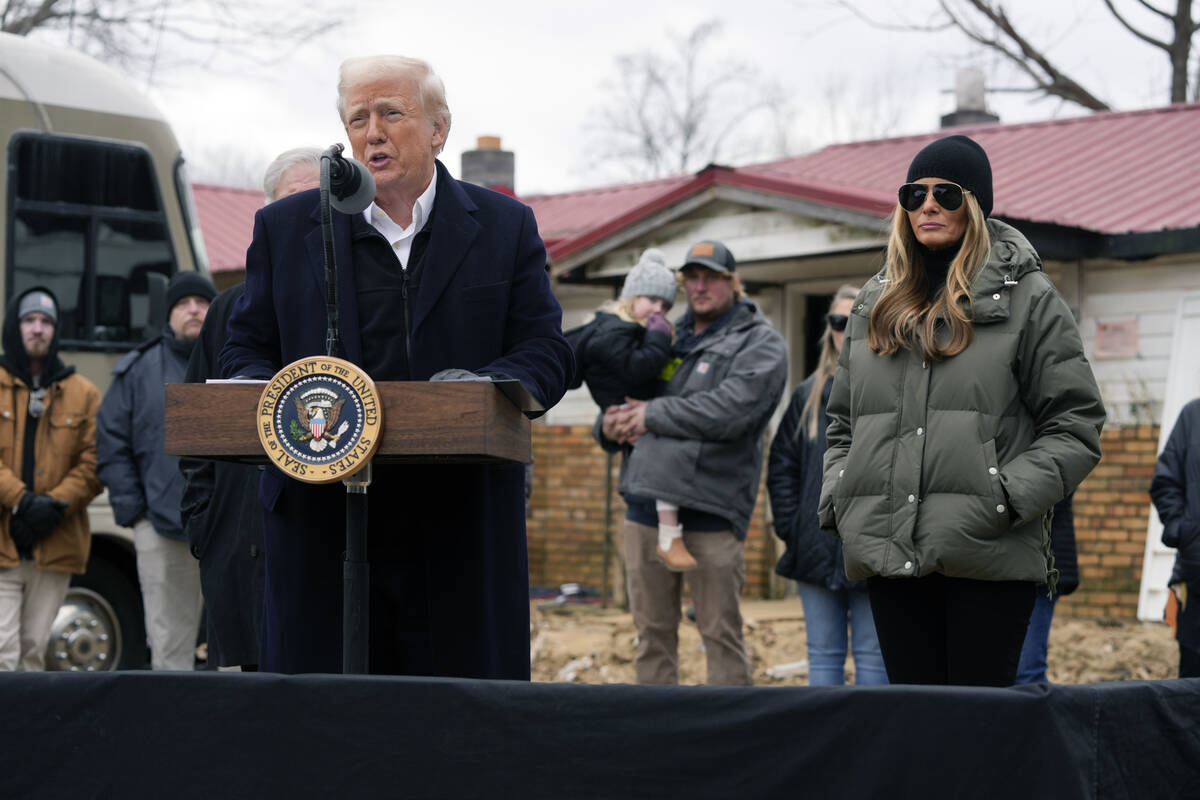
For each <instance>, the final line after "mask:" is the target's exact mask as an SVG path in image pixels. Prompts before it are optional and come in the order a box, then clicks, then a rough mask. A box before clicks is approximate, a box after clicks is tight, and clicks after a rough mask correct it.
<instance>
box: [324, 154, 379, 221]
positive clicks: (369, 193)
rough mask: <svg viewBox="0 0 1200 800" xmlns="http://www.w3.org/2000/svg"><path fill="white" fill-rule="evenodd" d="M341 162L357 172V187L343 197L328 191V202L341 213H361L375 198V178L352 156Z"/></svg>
mask: <svg viewBox="0 0 1200 800" xmlns="http://www.w3.org/2000/svg"><path fill="white" fill-rule="evenodd" d="M342 163H343V164H345V165H347V166H348V167H349V168H350V169H353V170H354V171H355V172H357V173H358V177H359V181H358V189H356V190H355V191H354V193H353V194H349V195H346V196H345V197H338V196H337V194H336V192H330V193H329V204H330V205H331V206H333V207H334V208H335V209H337V210H338V211H340V212H342V213H343V214H361V213H362V212H363V211H364V210H366V208H367V206H369V205H371V202H372V201H374V199H375V179H374V178H373V177H371V172H370V170H368V169H367V168H366V166H365V165H364V164H362V163H361V162H358V161H355V160H354V159H353V158H343V159H342Z"/></svg>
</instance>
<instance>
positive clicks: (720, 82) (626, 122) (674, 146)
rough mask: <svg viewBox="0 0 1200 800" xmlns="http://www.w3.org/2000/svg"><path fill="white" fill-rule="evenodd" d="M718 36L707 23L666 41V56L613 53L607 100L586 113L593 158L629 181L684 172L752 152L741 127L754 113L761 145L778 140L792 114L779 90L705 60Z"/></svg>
mask: <svg viewBox="0 0 1200 800" xmlns="http://www.w3.org/2000/svg"><path fill="white" fill-rule="evenodd" d="M719 33H720V24H719V23H718V22H716V21H709V22H705V23H703V24H701V25H699V26H697V27H696V28H695V30H693V31H692V32H691V33H690V34H688V35H687V36H684V37H672V53H671V56H670V57H669V58H664V57H662V56H660V55H658V54H657V53H652V52H647V51H643V52H638V53H632V54H626V55H622V56H618V58H617V62H616V68H617V80H616V82H615V83H612V84H609V85H608V86H607V94H608V96H609V99H608V101H607V102H606V103H605V104H604V105H603V106H601V107H598V108H595V109H593V111H592V118H591V121H590V124H589V127H590V128H591V130H592V133H593V135H594V136H593V138H595V139H596V140H597V142H598V144H597V147H596V148H595V149H594V150H593V154H594V155H595V156H598V157H599V159H600V160H601V161H602V162H604V163H605V164H607V165H612V164H614V163H615V164H619V165H621V166H623V167H624V168H625V170H626V171H627V172H628V173H629V174H630V176H633V177H639V178H644V177H658V176H662V175H667V174H674V173H685V172H690V171H694V170H696V169H699V168H701V167H703V166H705V165H706V164H709V163H714V162H718V161H720V160H721V159H722V158H725V157H728V156H729V154H731V153H733V152H735V151H742V152H744V151H746V150H747V149H754V148H753V147H749V148H748V146H747V142H746V137H747V135H748V134H747V133H746V130H745V129H746V128H747V127H748V123H749V122H750V121H751V119H750V118H751V117H752V116H755V115H761V116H762V117H764V119H768V118H769V120H768V121H767V122H766V124H767V126H768V127H769V128H771V129H772V130H770V131H769V132H768V133H767V134H765V137H764V138H765V139H767V140H768V143H767V144H766V145H765V146H766V147H768V148H771V147H773V148H779V147H780V146H781V142H784V143H785V142H786V135H785V133H786V132H785V131H782V127H785V126H786V124H787V121H788V120H789V119H790V116H791V115H790V113H789V112H788V110H787V109H786V107H785V105H786V104H785V102H784V101H783V92H782V91H781V90H780V89H779V87H778V86H775V85H773V84H771V83H770V82H767V81H763V80H761V79H760V78H759V77H758V73H757V70H756V69H755V68H754V67H752V66H751V65H749V64H746V63H744V62H740V61H729V60H726V61H716V60H713V59H711V58H710V56H709V46H710V45H711V44H712V43H713V40H714V39H715V38H716V37H717V36H718V35H719ZM781 137H782V138H781ZM782 146H786V144H783V145H782Z"/></svg>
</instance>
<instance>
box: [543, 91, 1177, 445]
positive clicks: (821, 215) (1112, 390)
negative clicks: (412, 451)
mask: <svg viewBox="0 0 1200 800" xmlns="http://www.w3.org/2000/svg"><path fill="white" fill-rule="evenodd" d="M1198 130H1200V104H1197V103H1190V104H1179V105H1174V106H1168V107H1165V108H1155V109H1148V110H1144V111H1131V112H1119V113H1102V114H1092V115H1089V116H1084V117H1074V118H1069V119H1059V120H1051V121H1045V122H1034V123H1021V124H1012V125H1001V124H986V125H976V126H966V127H958V128H955V129H954V132H956V133H963V134H966V135H968V136H971V137H972V138H974V139H975V140H977V141H978V142H979V143H980V144H981V145H982V146H983V147H984V149H985V150H986V151H987V152H988V155H989V158H990V159H991V163H992V171H993V176H994V187H995V189H994V196H995V208H994V210H993V216H995V217H997V218H1000V219H1003V220H1005V221H1007V222H1010V223H1012V224H1013V225H1015V226H1016V227H1017V228H1019V229H1020V230H1021V231H1022V232H1023V233H1025V235H1026V236H1027V237H1028V238H1029V239H1030V241H1031V242H1032V243H1033V245H1034V246H1035V247H1036V248H1037V250H1038V252H1039V253H1040V254H1041V255H1042V258H1043V260H1044V261H1045V268H1046V271H1047V273H1048V274H1049V275H1050V277H1051V278H1052V279H1054V281H1055V283H1056V284H1057V285H1058V287H1059V291H1060V292H1061V293H1062V294H1063V295H1064V297H1065V298H1066V299H1067V301H1068V303H1069V304H1070V305H1071V307H1072V308H1073V309H1074V310H1075V311H1076V313H1077V315H1078V317H1079V319H1080V322H1081V326H1082V327H1083V330H1084V334H1085V337H1086V338H1087V340H1088V344H1089V347H1094V346H1095V345H1097V344H1098V345H1099V348H1098V349H1096V350H1095V352H1093V353H1092V355H1093V359H1094V361H1095V362H1096V372H1097V376H1098V377H1099V379H1100V381H1101V384H1102V387H1103V389H1104V391H1105V398H1106V401H1107V403H1108V405H1109V411H1110V414H1111V416H1112V419H1113V420H1115V421H1119V422H1138V421H1141V422H1157V421H1158V416H1157V415H1158V412H1159V410H1160V409H1159V404H1160V403H1161V400H1162V398H1163V395H1164V392H1165V382H1166V377H1167V363H1166V362H1167V358H1168V355H1169V350H1170V340H1171V334H1172V331H1173V326H1172V325H1171V324H1170V322H1169V321H1168V319H1169V318H1170V317H1172V316H1173V315H1174V314H1175V313H1176V311H1177V308H1176V306H1177V304H1178V303H1177V301H1178V297H1177V295H1178V293H1180V292H1182V291H1187V290H1200V269H1198V267H1200V178H1197V177H1196V170H1197V169H1198V168H1200V136H1197V135H1196V133H1195V132H1196V131H1198ZM945 134H946V131H933V132H930V133H926V134H920V135H915V136H904V137H898V138H894V139H880V140H874V141H866V142H855V143H851V144H844V145H833V146H829V147H825V148H823V149H821V150H817V151H815V152H813V153H809V154H807V155H803V156H799V157H796V158H787V159H782V160H779V161H772V162H767V163H762V164H754V165H750V166H746V167H739V168H728V167H721V166H716V165H713V166H709V167H707V168H705V169H703V170H701V171H700V172H699V173H697V174H695V175H690V176H681V177H676V178H667V179H663V180H656V181H646V182H642V183H630V184H624V185H619V186H609V187H603V188H598V189H593V190H587V191H579V192H567V193H563V194H555V195H542V196H534V197H525V198H523V199H524V200H525V202H527V203H529V205H530V206H532V207H533V209H534V212H535V215H536V216H537V219H538V224H539V228H540V229H541V231H542V235H543V237H544V238H545V240H546V243H547V250H548V253H549V257H550V262H551V270H552V274H553V275H554V277H555V280H556V288H557V289H558V290H559V291H560V296H561V298H562V299H563V301H564V305H565V306H567V307H568V311H569V312H570V313H569V314H568V317H567V319H566V320H565V322H564V324H565V325H570V324H573V323H574V322H575V319H576V317H577V312H578V313H579V314H582V313H583V311H582V309H586V308H588V307H594V306H595V305H598V304H599V302H601V301H602V300H603V299H606V298H608V297H611V293H612V292H613V291H614V287H618V286H619V285H620V282H621V280H622V278H623V276H624V274H625V272H626V271H627V270H628V269H629V267H630V266H632V265H633V264H634V263H636V261H637V257H638V254H639V253H640V252H641V251H642V250H643V249H645V248H646V247H651V246H653V247H658V248H661V249H663V250H664V251H665V252H666V253H667V256H668V260H669V261H670V260H671V259H674V260H675V262H676V263H680V262H682V259H683V253H684V252H685V251H686V249H687V247H688V246H689V245H690V244H691V243H692V242H694V241H696V240H698V239H702V238H716V239H720V240H722V241H724V242H725V243H726V244H727V245H728V246H729V247H730V249H731V250H732V251H733V253H734V255H735V256H736V257H737V259H738V264H739V271H740V272H741V273H742V279H743V281H744V282H746V283H747V285H748V287H749V288H750V290H751V292H750V293H751V296H752V297H753V298H754V299H755V301H756V302H759V303H760V304H761V305H763V306H764V310H766V311H767V313H768V314H769V315H770V316H771V317H772V319H773V321H775V323H776V324H777V325H779V326H780V328H781V329H782V330H784V331H785V332H786V333H787V335H788V338H789V342H790V343H791V345H792V358H793V361H792V367H793V378H796V379H798V378H800V377H802V376H803V375H804V374H805V373H807V372H808V371H809V369H810V368H811V366H812V358H813V356H812V354H811V353H810V352H809V350H810V348H809V343H810V342H811V341H814V340H815V338H816V334H817V333H818V332H819V327H818V325H819V317H820V315H821V313H822V312H821V307H822V305H823V304H824V303H825V298H827V296H828V295H829V294H830V293H831V292H832V291H833V290H834V289H836V287H837V286H838V285H839V284H841V283H843V282H846V281H849V282H851V283H855V282H863V281H865V280H866V279H867V278H868V277H869V276H870V275H872V274H874V272H875V271H876V270H877V269H878V268H879V267H880V266H881V260H880V259H881V254H882V250H883V247H884V244H885V242H886V224H887V219H888V216H889V215H890V214H891V212H892V210H893V209H894V208H895V205H896V201H895V189H896V187H897V186H898V185H899V184H900V183H902V182H903V179H904V175H905V172H906V171H907V167H908V163H909V161H910V160H911V159H912V157H913V155H914V154H915V153H916V152H917V151H918V150H920V149H921V147H923V146H924V145H925V144H927V143H929V142H930V141H932V140H933V139H936V138H938V137H940V136H943V135H945ZM1113 323H1120V325H1116V326H1114V325H1113ZM1097 337H1099V341H1098V342H1097V341H1096V340H1097ZM1134 339H1136V342H1134V341H1133V340H1134Z"/></svg>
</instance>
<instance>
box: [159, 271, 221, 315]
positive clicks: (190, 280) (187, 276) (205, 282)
mask: <svg viewBox="0 0 1200 800" xmlns="http://www.w3.org/2000/svg"><path fill="white" fill-rule="evenodd" d="M192 295H196V296H198V297H203V298H204V299H205V300H207V301H209V302H210V303H211V302H212V299H213V298H214V297H216V296H217V287H215V286H213V282H212V281H211V280H209V278H208V276H207V275H203V274H201V273H199V272H192V271H191V270H186V271H183V272H176V273H175V274H174V275H172V276H171V282H170V283H168V284H167V311H168V312H169V311H170V310H171V309H172V308H174V307H175V304H176V303H178V302H179V301H180V300H182V299H183V298H185V297H191V296H192Z"/></svg>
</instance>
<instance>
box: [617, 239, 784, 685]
mask: <svg viewBox="0 0 1200 800" xmlns="http://www.w3.org/2000/svg"><path fill="white" fill-rule="evenodd" d="M680 274H681V275H682V278H683V289H684V292H685V293H686V294H687V301H688V308H687V311H685V312H684V314H683V316H682V317H680V318H679V319H678V320H677V321H676V323H675V330H676V331H677V334H678V336H677V338H676V340H675V342H674V344H673V346H672V355H673V356H674V359H673V362H672V364H671V367H670V370H671V371H670V378H669V380H668V382H667V386H666V389H665V390H664V391H663V393H662V395H661V396H659V397H656V398H654V399H652V400H649V401H643V400H628V401H627V402H626V403H624V404H623V405H613V406H609V408H608V409H606V410H605V412H604V416H603V417H602V422H601V429H600V435H599V437H598V438H599V440H600V444H601V445H602V446H603V447H605V448H606V449H609V450H616V449H618V445H620V444H628V443H633V442H637V446H636V447H634V448H633V449H632V451H630V450H629V449H628V448H625V449H624V450H623V452H624V453H625V454H626V459H625V462H624V464H623V465H622V470H621V484H620V490H621V494H622V496H623V497H624V498H625V509H626V512H625V521H624V523H623V525H622V528H621V538H622V546H623V547H624V552H625V568H626V577H627V581H628V586H629V601H630V607H631V608H632V609H633V622H634V625H635V626H636V627H637V632H638V640H637V650H636V652H635V657H634V663H635V667H636V671H637V679H638V682H639V683H676V682H678V680H679V657H678V652H677V651H678V642H677V632H676V629H677V628H678V626H679V621H680V614H679V607H680V601H681V591H682V588H683V581H682V579H681V577H680V574H679V573H678V572H671V571H670V570H669V569H668V568H667V566H666V565H664V564H662V563H661V562H660V561H659V560H658V559H657V558H656V557H655V550H656V549H657V548H658V525H657V516H656V512H655V500H656V499H660V500H665V501H667V502H670V503H674V504H676V505H678V506H679V524H680V525H682V526H683V540H684V545H685V546H686V548H687V550H688V552H690V553H691V555H692V557H693V558H695V560H696V562H697V564H698V567H697V568H696V569H694V570H693V571H691V572H689V573H688V578H687V581H688V586H689V587H690V589H691V592H692V599H693V601H694V603H695V607H696V626H697V627H698V628H699V630H700V637H701V639H702V640H703V642H704V652H705V656H706V658H707V661H708V682H709V683H711V684H749V683H750V682H751V675H750V660H749V658H748V657H747V654H746V645H745V642H744V640H743V638H742V616H741V609H740V606H739V601H738V598H739V595H740V593H741V590H742V586H743V584H744V583H745V577H746V566H745V552H744V544H743V543H744V542H745V539H746V531H747V529H748V528H749V524H750V518H751V516H752V514H753V511H754V503H755V497H756V496H757V494H758V491H757V490H758V483H759V478H760V477H761V475H762V463H763V431H764V430H765V429H766V426H767V422H768V421H769V420H770V418H771V414H772V413H773V412H774V411H775V407H776V406H777V405H778V404H779V400H780V398H781V397H782V395H783V388H784V384H785V383H786V381H787V347H786V346H785V345H784V341H783V337H782V336H781V335H780V334H779V332H778V331H776V330H775V329H774V328H773V327H772V326H771V323H770V322H769V321H768V320H767V318H766V317H764V316H763V314H762V312H761V311H759V310H758V308H757V307H756V306H755V305H754V303H752V302H750V301H749V300H747V299H746V298H745V295H744V292H743V291H742V284H741V280H740V279H739V278H738V274H737V262H736V261H735V260H734V258H733V254H732V253H730V252H729V248H727V247H726V246H725V245H724V244H722V243H721V242H717V241H711V240H706V241H702V242H697V243H696V244H694V245H692V246H691V247H690V248H688V252H687V256H686V258H685V260H684V263H683V266H682V267H681V268H680Z"/></svg>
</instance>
